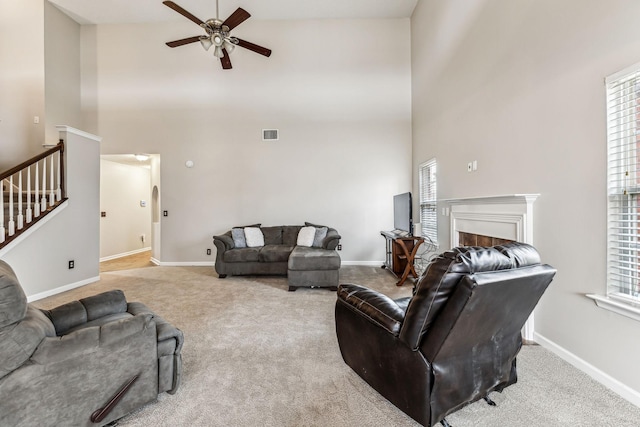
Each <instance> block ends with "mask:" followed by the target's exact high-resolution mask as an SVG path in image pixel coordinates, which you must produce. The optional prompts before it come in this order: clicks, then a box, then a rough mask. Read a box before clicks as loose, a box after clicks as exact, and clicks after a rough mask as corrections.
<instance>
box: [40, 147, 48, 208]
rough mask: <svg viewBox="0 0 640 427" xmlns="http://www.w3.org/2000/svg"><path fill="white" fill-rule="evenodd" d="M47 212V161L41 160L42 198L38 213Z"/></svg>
mask: <svg viewBox="0 0 640 427" xmlns="http://www.w3.org/2000/svg"><path fill="white" fill-rule="evenodd" d="M46 210H47V159H43V160H42V198H41V199H40V212H42V213H44V212H45V211H46Z"/></svg>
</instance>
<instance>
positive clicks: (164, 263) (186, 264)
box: [151, 258, 215, 267]
mask: <svg viewBox="0 0 640 427" xmlns="http://www.w3.org/2000/svg"><path fill="white" fill-rule="evenodd" d="M151 262H152V263H154V264H155V265H160V266H162V267H213V266H214V265H215V262H214V261H185V262H174V261H158V260H157V259H155V258H151Z"/></svg>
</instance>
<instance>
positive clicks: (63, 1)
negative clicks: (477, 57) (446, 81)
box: [49, 0, 418, 24]
mask: <svg viewBox="0 0 640 427" xmlns="http://www.w3.org/2000/svg"><path fill="white" fill-rule="evenodd" d="M49 1H50V2H51V3H53V4H54V5H55V6H57V7H58V8H59V9H60V10H62V11H63V12H65V13H66V14H67V15H69V16H71V17H72V18H73V19H75V20H76V21H78V22H79V23H81V24H116V23H142V22H167V21H178V20H181V19H182V20H184V19H186V18H184V17H182V16H181V15H179V14H178V13H176V12H174V11H173V10H171V9H169V8H168V7H167V6H165V5H163V4H162V0H49ZM174 2H175V3H177V4H178V5H180V6H181V7H182V8H184V9H186V10H187V11H189V12H191V13H192V14H193V15H195V16H197V17H198V18H200V19H202V20H205V21H206V20H207V19H210V18H215V14H216V1H215V0H174ZM417 3H418V0H219V4H220V19H222V20H224V19H225V18H226V17H228V16H229V15H231V13H232V12H233V11H234V10H236V9H237V8H238V7H242V8H243V9H245V10H247V11H248V12H249V13H251V15H252V16H253V17H254V18H256V19H341V18H349V19H352V18H356V19H357V18H409V17H410V16H411V14H412V13H413V9H414V8H415V7H416V4H417Z"/></svg>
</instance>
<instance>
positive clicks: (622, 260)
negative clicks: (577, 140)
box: [605, 64, 640, 303]
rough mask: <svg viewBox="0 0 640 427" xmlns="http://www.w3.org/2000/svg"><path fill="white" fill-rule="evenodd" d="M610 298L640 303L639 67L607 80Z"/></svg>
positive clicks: (608, 294) (608, 281) (636, 66)
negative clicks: (639, 201)
mask: <svg viewBox="0 0 640 427" xmlns="http://www.w3.org/2000/svg"><path fill="white" fill-rule="evenodd" d="M605 82H606V86H607V146H608V174H607V179H608V187H607V192H608V203H607V222H608V232H607V235H608V237H607V239H608V249H607V296H608V297H611V298H613V299H616V300H621V301H627V302H631V303H640V282H639V278H640V274H639V273H640V205H639V204H638V200H639V195H640V163H639V161H640V156H639V154H640V64H637V65H635V66H634V67H631V68H629V69H626V70H623V71H621V72H619V73H616V74H614V75H612V76H610V77H608V78H607V79H606V80H605Z"/></svg>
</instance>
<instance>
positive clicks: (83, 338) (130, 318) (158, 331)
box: [0, 261, 183, 426]
mask: <svg viewBox="0 0 640 427" xmlns="http://www.w3.org/2000/svg"><path fill="white" fill-rule="evenodd" d="M182 343H183V335H182V332H181V331H180V330H178V329H176V328H175V327H173V326H172V325H170V324H169V323H167V322H166V321H165V320H163V319H162V318H161V317H159V316H157V315H156V314H154V313H153V312H152V311H151V310H149V309H148V308H147V307H146V306H145V305H144V304H141V303H127V301H126V299H125V296H124V293H123V292H122V291H119V290H115V291H109V292H105V293H102V294H99V295H95V296H92V297H89V298H84V299H82V300H80V301H73V302H71V303H68V304H65V305H62V306H60V307H57V308H54V309H52V310H39V309H37V308H35V307H33V306H32V305H30V304H27V299H26V297H25V294H24V291H23V290H22V288H21V287H20V284H19V282H18V280H17V278H16V276H15V274H14V272H13V270H12V269H11V267H9V265H8V264H6V263H5V262H3V261H0V425H3V426H35V425H37V426H61V425H68V426H99V425H104V424H108V423H110V422H111V421H113V420H116V419H118V418H121V417H122V416H124V415H126V414H127V413H129V412H131V411H133V410H134V409H137V408H139V407H140V406H142V405H144V404H146V403H148V402H150V401H152V400H155V399H156V398H157V396H158V394H160V393H163V392H165V391H166V392H168V393H170V394H173V393H175V392H176V390H177V388H178V386H179V384H180V376H181V371H182V359H181V353H180V352H181V350H182Z"/></svg>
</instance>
